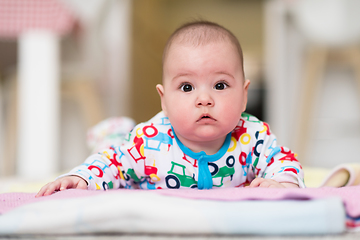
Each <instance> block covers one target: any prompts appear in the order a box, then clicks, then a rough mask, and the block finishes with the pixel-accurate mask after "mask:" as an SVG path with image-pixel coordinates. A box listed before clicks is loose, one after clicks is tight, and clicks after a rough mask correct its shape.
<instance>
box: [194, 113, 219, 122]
mask: <svg viewBox="0 0 360 240" xmlns="http://www.w3.org/2000/svg"><path fill="white" fill-rule="evenodd" d="M200 121H206V122H207V121H216V120H215V119H214V118H213V117H211V115H209V114H203V115H201V117H200V118H199V119H198V120H197V122H200Z"/></svg>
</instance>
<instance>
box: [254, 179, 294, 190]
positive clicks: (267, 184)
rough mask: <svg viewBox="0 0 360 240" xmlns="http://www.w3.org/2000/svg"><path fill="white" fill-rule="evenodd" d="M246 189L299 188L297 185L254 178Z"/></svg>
mask: <svg viewBox="0 0 360 240" xmlns="http://www.w3.org/2000/svg"><path fill="white" fill-rule="evenodd" d="M247 187H248V188H255V187H261V188H299V185H298V184H295V183H289V182H281V183H280V182H277V181H275V180H273V179H266V178H255V179H254V180H253V181H252V182H251V183H250V185H249V186H247Z"/></svg>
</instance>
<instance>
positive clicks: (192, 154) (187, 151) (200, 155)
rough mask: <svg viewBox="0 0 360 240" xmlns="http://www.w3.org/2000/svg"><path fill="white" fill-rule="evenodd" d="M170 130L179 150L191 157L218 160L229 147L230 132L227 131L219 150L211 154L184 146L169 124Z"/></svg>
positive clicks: (211, 160) (209, 160) (210, 160)
mask: <svg viewBox="0 0 360 240" xmlns="http://www.w3.org/2000/svg"><path fill="white" fill-rule="evenodd" d="M171 130H172V132H173V134H174V137H175V140H176V143H177V144H178V146H179V147H180V149H181V151H183V153H185V154H186V155H187V156H189V157H191V158H193V159H203V160H205V161H207V162H215V161H217V160H219V159H220V158H221V157H222V156H224V155H225V153H226V152H227V150H228V149H229V146H230V142H231V132H230V133H228V134H227V135H226V138H225V141H224V144H223V145H222V146H221V148H220V149H219V151H218V152H217V153H215V154H212V155H207V154H206V153H205V152H204V151H201V152H193V151H192V150H191V149H190V148H188V147H186V146H185V145H184V144H183V143H182V142H181V141H180V140H179V139H178V137H177V136H176V133H175V131H174V129H173V127H172V126H171Z"/></svg>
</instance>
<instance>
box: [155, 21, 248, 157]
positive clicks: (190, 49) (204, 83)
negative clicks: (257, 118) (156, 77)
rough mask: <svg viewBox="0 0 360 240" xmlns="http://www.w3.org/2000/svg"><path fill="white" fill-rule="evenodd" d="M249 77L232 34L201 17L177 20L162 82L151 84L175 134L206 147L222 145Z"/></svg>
mask: <svg viewBox="0 0 360 240" xmlns="http://www.w3.org/2000/svg"><path fill="white" fill-rule="evenodd" d="M249 83H250V82H249V81H248V80H245V78H244V71H243V56H242V50H241V46H240V44H239V42H238V40H237V39H236V37H235V36H234V35H233V34H232V33H231V32H230V31H229V30H227V29H225V28H223V27H221V26H219V25H217V24H215V23H211V22H204V21H201V22H193V23H189V24H185V25H183V26H182V27H180V28H179V29H177V30H176V31H175V32H174V33H173V34H172V35H171V37H170V38H169V40H168V42H167V44H166V46H165V50H164V54H163V85H160V84H159V85H157V90H158V92H159V95H160V97H161V106H162V109H163V111H164V113H165V115H167V116H168V117H169V119H170V122H171V124H172V126H173V128H174V131H175V134H176V136H177V137H178V138H179V139H180V140H181V142H182V143H183V144H184V145H185V146H187V147H189V148H190V149H192V150H194V151H200V150H204V151H205V152H207V153H209V152H212V151H211V150H209V149H214V151H215V152H216V151H217V150H218V149H217V148H219V147H221V146H222V143H223V142H224V140H225V137H226V135H227V134H228V133H229V132H231V131H232V130H233V129H234V128H235V127H236V125H237V123H238V122H239V120H240V116H241V113H242V112H243V111H244V110H245V108H246V103H247V90H248V86H249ZM206 150H207V151H206Z"/></svg>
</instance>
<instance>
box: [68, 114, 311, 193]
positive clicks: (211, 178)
mask: <svg viewBox="0 0 360 240" xmlns="http://www.w3.org/2000/svg"><path fill="white" fill-rule="evenodd" d="M68 175H75V176H79V177H82V178H83V179H84V180H86V181H87V183H88V189H90V190H95V189H105V190H106V189H112V188H120V187H125V188H141V189H161V188H198V189H210V188H212V187H242V186H246V185H248V184H249V183H250V182H251V181H252V180H253V179H254V178H256V177H263V178H270V179H274V180H276V181H278V182H290V183H295V184H298V185H299V186H300V187H305V185H304V182H303V178H304V177H303V176H304V175H303V171H302V167H301V165H300V163H299V162H298V161H297V159H296V156H295V153H293V152H292V151H290V150H289V149H287V148H285V147H279V146H276V138H275V136H274V135H273V134H272V133H271V132H270V128H269V126H268V124H267V123H265V122H261V121H259V120H258V119H257V118H255V117H254V116H251V115H249V114H246V113H243V114H242V117H241V119H240V121H239V123H238V125H237V126H236V127H235V129H234V130H233V131H232V132H230V133H229V134H228V135H227V136H226V140H225V142H224V144H223V146H222V147H221V149H220V150H219V151H218V152H217V153H215V154H213V155H207V154H206V153H205V152H199V153H195V152H193V151H192V150H190V149H189V148H187V147H186V146H185V145H183V144H182V143H181V142H180V141H179V139H178V138H177V137H176V135H175V134H174V131H173V129H172V126H171V123H170V121H169V119H168V118H167V117H166V116H165V115H164V114H163V112H160V113H158V114H157V115H156V116H154V117H153V118H152V119H150V120H149V121H148V122H145V123H140V124H138V125H137V126H135V128H134V129H133V130H132V131H131V132H130V133H129V135H128V137H127V139H126V141H125V142H124V143H123V144H122V145H120V146H112V147H110V148H109V149H105V150H101V151H100V152H98V153H97V154H93V155H91V156H90V157H88V158H87V159H86V161H85V162H84V163H83V164H82V165H80V166H78V167H76V168H74V169H73V170H71V171H70V172H69V173H68V174H66V176H68ZM63 176H64V175H63Z"/></svg>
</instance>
